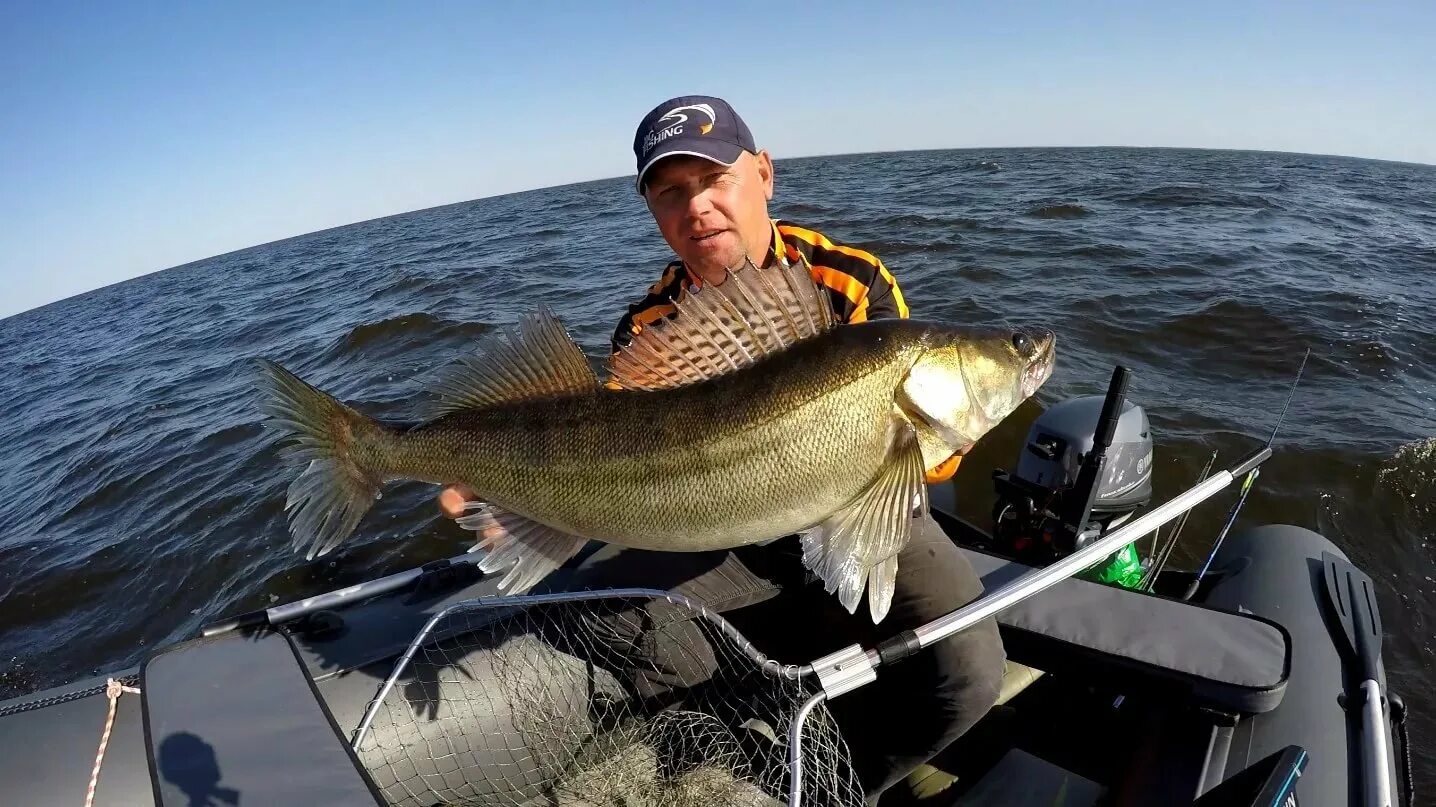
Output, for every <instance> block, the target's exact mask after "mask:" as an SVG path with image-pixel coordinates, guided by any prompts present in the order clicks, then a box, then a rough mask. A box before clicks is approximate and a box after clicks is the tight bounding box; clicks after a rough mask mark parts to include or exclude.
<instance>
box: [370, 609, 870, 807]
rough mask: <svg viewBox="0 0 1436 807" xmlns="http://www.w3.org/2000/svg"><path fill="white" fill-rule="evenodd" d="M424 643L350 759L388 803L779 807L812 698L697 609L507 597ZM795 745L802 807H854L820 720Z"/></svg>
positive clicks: (827, 718)
mask: <svg viewBox="0 0 1436 807" xmlns="http://www.w3.org/2000/svg"><path fill="white" fill-rule="evenodd" d="M525 601H527V602H525ZM516 603H518V604H516ZM432 627H433V630H432V631H430V632H429V633H428V634H427V635H425V634H421V635H420V636H419V637H418V638H416V640H415V642H414V645H413V646H412V647H411V650H412V658H411V660H410V661H409V663H408V664H407V665H403V666H402V667H401V668H400V669H399V672H398V677H397V679H396V681H395V685H394V687H393V688H392V689H390V690H389V691H388V692H387V693H386V694H384V696H383V698H382V700H380V701H378V702H377V703H375V704H374V705H373V706H372V709H373V714H374V717H373V722H372V725H371V727H370V729H369V730H368V732H367V733H366V734H365V735H364V736H363V737H362V738H361V739H360V743H359V745H358V746H357V747H356V749H355V750H356V753H357V754H358V756H359V758H360V760H361V762H362V763H363V764H364V765H365V767H366V768H367V769H368V770H369V772H370V774H371V776H372V777H373V778H374V781H375V783H376V784H377V785H378V787H379V789H380V791H381V793H382V794H383V796H384V797H385V799H386V801H387V802H388V803H389V804H392V805H403V806H404V807H421V806H422V807H430V806H431V805H438V804H462V805H523V806H524V807H538V805H545V806H546V807H609V806H610V805H613V806H615V807H616V806H617V805H624V807H639V806H640V805H642V806H645V807H646V805H674V806H675V807H687V806H688V805H693V806H694V807H697V806H698V805H744V807H768V806H769V805H782V804H787V803H788V797H789V788H790V780H791V771H790V769H789V743H788V736H789V730H790V726H791V725H792V723H793V721H794V719H795V718H796V717H797V715H798V713H799V710H800V709H801V708H802V707H803V704H804V703H805V702H806V701H807V700H808V699H809V697H810V696H811V695H812V694H813V693H814V692H815V691H816V687H817V686H818V684H817V682H816V680H813V678H814V677H813V676H803V677H798V676H794V675H791V674H783V672H782V671H781V670H780V668H779V667H778V666H777V665H776V664H775V663H774V662H771V661H767V662H765V661H764V660H763V657H762V656H761V655H759V654H757V651H756V650H755V649H753V648H752V646H751V645H749V644H748V643H747V642H746V640H745V639H743V637H742V636H741V635H740V634H738V633H737V632H736V630H734V629H733V628H732V627H731V626H730V625H728V624H727V623H725V622H724V621H723V620H721V618H718V617H716V616H715V615H713V614H710V613H708V612H706V611H704V610H702V609H701V608H700V607H697V606H695V605H693V604H691V603H688V602H687V601H684V600H682V599H681V598H671V597H666V596H663V597H660V596H648V595H644V596H637V595H635V596H623V597H609V598H574V599H568V600H560V601H544V600H543V598H529V597H517V598H514V597H511V598H505V599H503V600H492V601H487V602H483V601H480V602H477V603H466V604H463V605H461V606H459V607H458V608H457V609H451V610H450V611H449V612H447V613H446V614H445V615H443V616H442V617H441V618H440V619H438V620H437V621H436V622H434V623H433V626H432ZM789 672H791V670H790V671H789ZM799 747H800V749H801V765H802V767H801V770H802V776H801V780H800V781H801V795H802V802H803V804H804V805H833V806H834V807H848V805H852V806H853V807H856V806H857V805H861V804H862V803H863V798H862V789H861V785H860V784H859V782H858V781H857V778H856V775H855V774H854V773H853V770H852V767H851V765H850V764H849V762H850V760H849V757H848V749H847V746H846V744H845V743H844V742H843V740H842V737H841V735H840V733H839V731H838V729H837V726H836V724H835V723H834V721H833V720H832V718H831V715H830V714H829V713H828V711H827V710H826V709H825V708H824V707H823V706H822V705H819V706H818V707H817V708H815V709H813V710H812V711H811V712H810V713H809V715H808V716H807V718H806V720H805V721H804V722H803V727H802V742H801V744H800V746H799Z"/></svg>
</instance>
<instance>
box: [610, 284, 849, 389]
mask: <svg viewBox="0 0 1436 807" xmlns="http://www.w3.org/2000/svg"><path fill="white" fill-rule="evenodd" d="M673 306H674V308H676V309H677V312H678V315H677V317H676V318H673V319H668V318H662V319H659V320H657V321H655V322H653V323H652V324H650V325H648V326H646V327H644V328H643V329H642V330H641V331H639V332H638V333H637V334H634V336H633V338H632V339H631V340H630V341H629V343H628V345H626V346H624V347H623V348H622V349H620V350H618V351H617V352H616V353H614V354H613V355H612V356H610V357H609V360H608V367H609V372H610V374H611V379H612V383H613V384H615V385H616V386H618V387H620V388H622V389H631V390H656V389H666V388H670V387H681V386H684V385H687V384H694V383H697V382H699V381H704V380H706V379H709V378H713V377H715V376H720V375H723V374H725V373H729V372H732V371H734V370H738V369H741V368H743V367H746V366H748V365H750V364H752V363H753V362H755V361H757V360H759V359H761V358H763V357H764V356H767V355H770V354H772V353H777V352H779V351H781V350H784V349H786V348H788V347H791V346H792V345H794V344H796V343H798V342H801V341H803V340H805V339H809V338H811V337H813V336H817V335H818V334H820V333H824V332H826V331H829V330H832V329H833V328H834V327H836V326H837V324H838V322H837V317H836V314H835V313H834V312H833V307H832V305H831V304H830V303H829V302H828V298H827V296H826V294H825V293H824V292H823V291H822V290H821V289H819V288H818V284H817V282H816V281H814V280H813V276H812V275H811V274H810V273H809V271H808V268H807V267H806V266H805V265H804V264H803V263H802V262H794V263H789V264H784V263H782V262H779V261H774V262H773V263H772V264H770V265H769V266H767V267H765V268H759V267H757V266H755V265H753V264H752V262H749V263H747V264H746V265H745V266H743V267H741V268H739V269H737V270H735V271H732V272H730V273H729V274H728V275H727V276H726V277H725V278H724V280H723V282H722V283H718V284H712V283H705V284H704V285H703V286H702V288H699V289H696V290H694V291H691V292H688V293H687V294H685V295H682V296H681V299H675V300H674V301H673Z"/></svg>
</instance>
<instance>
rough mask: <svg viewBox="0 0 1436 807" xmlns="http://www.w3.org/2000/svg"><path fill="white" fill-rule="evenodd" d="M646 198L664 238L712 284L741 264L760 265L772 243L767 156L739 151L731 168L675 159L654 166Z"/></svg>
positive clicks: (698, 159)
mask: <svg viewBox="0 0 1436 807" xmlns="http://www.w3.org/2000/svg"><path fill="white" fill-rule="evenodd" d="M647 179H648V187H647V188H646V189H645V191H644V198H645V199H646V200H647V201H648V210H649V212H651V213H652V214H653V219H654V221H656V222H658V229H659V231H660V232H662V233H663V238H664V240H666V241H667V242H668V245H669V246H670V247H672V248H673V251H674V252H675V253H677V254H678V257H679V258H681V259H683V262H684V263H686V264H688V266H689V267H690V268H692V269H693V270H695V271H697V272H698V273H699V274H700V275H701V276H702V277H703V279H704V280H707V281H712V282H716V281H718V280H720V279H722V277H723V271H724V269H727V268H736V267H737V266H739V265H740V264H741V263H742V262H743V255H744V251H745V249H746V251H747V254H748V256H749V257H751V258H752V259H753V262H754V263H755V264H761V263H762V262H763V259H764V257H765V255H766V254H767V251H768V248H769V247H770V246H771V242H772V240H773V229H772V223H771V222H770V220H769V218H768V200H769V199H771V198H773V163H772V160H771V159H770V158H769V156H768V152H766V151H760V152H758V153H757V154H750V153H748V152H746V151H745V152H743V154H742V156H740V157H739V158H738V161H737V162H735V163H734V164H733V165H731V166H727V167H725V166H722V165H719V164H718V163H715V162H712V161H709V160H705V159H703V158H702V157H690V156H686V155H678V156H673V157H668V158H666V159H664V160H662V161H660V162H659V163H658V164H656V165H654V166H653V168H652V169H651V170H650V172H649V174H648V177H647Z"/></svg>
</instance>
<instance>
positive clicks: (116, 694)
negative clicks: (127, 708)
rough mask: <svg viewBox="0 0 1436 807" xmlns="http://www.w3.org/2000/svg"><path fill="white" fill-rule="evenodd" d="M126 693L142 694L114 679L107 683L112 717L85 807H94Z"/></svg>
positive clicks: (101, 744)
mask: <svg viewBox="0 0 1436 807" xmlns="http://www.w3.org/2000/svg"><path fill="white" fill-rule="evenodd" d="M124 692H128V693H130V694H131V695H138V694H140V690H139V689H138V688H137V687H127V686H125V685H124V684H121V683H120V682H119V681H116V680H115V679H113V678H111V679H109V680H108V681H107V682H106V683H105V697H107V698H109V699H110V716H109V717H107V718H105V732H104V734H101V735H100V750H99V752H98V753H96V754H95V769H94V770H93V771H91V772H90V790H89V792H88V793H87V794H86V795H85V807H93V805H94V803H95V785H97V784H99V781H100V764H101V763H103V762H104V761H105V746H107V745H109V744H110V729H112V728H114V727H115V710H116V709H117V708H118V707H119V704H120V694H121V693H124Z"/></svg>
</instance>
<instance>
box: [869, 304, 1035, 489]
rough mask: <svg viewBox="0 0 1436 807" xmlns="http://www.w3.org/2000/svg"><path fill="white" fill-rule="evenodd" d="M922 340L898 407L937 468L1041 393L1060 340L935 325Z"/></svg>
mask: <svg viewBox="0 0 1436 807" xmlns="http://www.w3.org/2000/svg"><path fill="white" fill-rule="evenodd" d="M919 343H920V345H921V347H920V349H919V351H918V352H917V357H916V360H915V361H913V363H912V365H911V367H910V368H909V370H908V372H907V375H906V376H905V377H904V378H903V380H902V382H901V385H900V388H899V390H898V394H897V404H898V408H899V409H900V410H901V411H902V412H903V414H904V415H906V416H907V418H908V420H909V421H910V422H912V423H913V425H914V426H915V427H916V428H917V429H918V432H919V437H921V438H922V442H923V443H924V460H926V461H928V462H930V463H932V464H935V463H936V462H940V461H941V460H943V459H946V458H947V457H949V456H951V455H952V454H954V453H958V452H962V451H966V450H967V449H969V448H971V447H972V445H973V443H976V442H977V441H978V439H980V438H981V437H982V436H983V435H985V434H987V432H988V431H990V430H991V429H992V427H994V426H996V425H997V424H998V423H999V422H1001V421H1002V419H1003V418H1005V417H1007V416H1008V415H1010V414H1012V412H1013V411H1014V410H1016V409H1017V407H1018V406H1019V405H1020V404H1021V403H1022V402H1023V401H1025V400H1027V399H1028V398H1030V397H1032V395H1033V393H1035V392H1037V389H1038V388H1039V387H1041V386H1042V384H1043V383H1044V382H1046V381H1047V379H1048V377H1049V376H1051V375H1052V367H1053V363H1054V359H1055V356H1056V343H1057V337H1056V336H1055V335H1054V334H1053V333H1052V331H1050V330H1047V329H1045V328H959V327H953V326H947V325H931V326H927V327H926V328H925V330H924V332H923V335H922V338H921V339H920V340H919ZM934 458H935V459H934ZM929 467H931V465H930V466H929Z"/></svg>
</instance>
